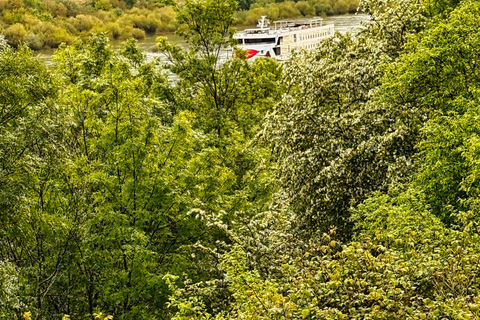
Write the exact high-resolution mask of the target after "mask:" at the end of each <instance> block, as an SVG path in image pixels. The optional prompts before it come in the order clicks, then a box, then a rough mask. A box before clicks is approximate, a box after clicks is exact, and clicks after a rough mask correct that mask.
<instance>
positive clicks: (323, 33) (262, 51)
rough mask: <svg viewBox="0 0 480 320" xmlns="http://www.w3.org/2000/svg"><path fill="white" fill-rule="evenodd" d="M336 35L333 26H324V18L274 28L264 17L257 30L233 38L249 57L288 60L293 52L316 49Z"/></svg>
mask: <svg viewBox="0 0 480 320" xmlns="http://www.w3.org/2000/svg"><path fill="white" fill-rule="evenodd" d="M333 34H334V26H333V24H329V25H323V19H322V18H313V19H302V20H282V21H275V22H274V25H273V27H271V26H270V21H269V20H268V19H267V17H266V16H262V18H261V19H259V20H258V24H257V27H256V28H253V29H245V30H243V31H241V32H237V33H236V34H235V35H234V36H233V38H234V39H236V40H237V41H238V47H239V48H240V49H242V50H245V51H246V52H247V58H252V57H259V56H267V57H275V58H277V59H286V58H288V57H289V56H290V55H291V53H292V51H293V50H296V49H299V48H304V49H307V50H308V49H313V48H315V47H316V46H317V44H318V43H319V42H320V41H321V40H323V39H326V38H330V37H332V36H333Z"/></svg>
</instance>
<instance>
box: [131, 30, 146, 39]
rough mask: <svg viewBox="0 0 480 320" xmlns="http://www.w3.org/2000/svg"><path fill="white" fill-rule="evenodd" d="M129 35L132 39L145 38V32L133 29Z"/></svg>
mask: <svg viewBox="0 0 480 320" xmlns="http://www.w3.org/2000/svg"><path fill="white" fill-rule="evenodd" d="M131 33H132V37H134V38H135V39H143V38H145V31H143V30H142V29H138V28H133V29H132V32H131Z"/></svg>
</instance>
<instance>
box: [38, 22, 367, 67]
mask: <svg viewBox="0 0 480 320" xmlns="http://www.w3.org/2000/svg"><path fill="white" fill-rule="evenodd" d="M369 19H370V16H369V15H366V14H346V15H341V16H330V17H326V18H324V19H323V23H324V24H332V23H333V24H334V25H335V31H338V32H340V33H347V32H350V33H352V34H355V33H356V31H357V30H358V29H359V28H360V27H361V25H362V23H365V22H367V21H369ZM252 27H253V26H252ZM158 36H161V35H151V36H147V37H146V38H145V39H141V40H138V46H139V47H140V49H142V50H143V51H145V53H146V57H147V60H149V61H150V60H153V59H155V58H160V59H161V60H165V59H166V57H165V55H163V54H162V53H159V52H156V50H155V40H156V38H157V37H158ZM163 36H166V37H167V38H168V40H170V41H172V42H174V43H178V44H180V45H181V44H182V43H183V41H182V39H181V38H180V37H178V36H176V35H175V34H172V33H170V34H164V35H163ZM122 41H123V40H122ZM122 41H120V40H114V41H112V42H111V43H112V46H113V48H114V49H118V48H120V47H121V45H122ZM54 51H55V50H53V49H48V50H47V49H45V50H40V51H38V53H39V56H40V57H41V58H42V59H44V60H45V63H46V64H47V65H52V64H53V61H52V55H53V53H54ZM225 55H227V53H226V54H225ZM225 58H226V56H225Z"/></svg>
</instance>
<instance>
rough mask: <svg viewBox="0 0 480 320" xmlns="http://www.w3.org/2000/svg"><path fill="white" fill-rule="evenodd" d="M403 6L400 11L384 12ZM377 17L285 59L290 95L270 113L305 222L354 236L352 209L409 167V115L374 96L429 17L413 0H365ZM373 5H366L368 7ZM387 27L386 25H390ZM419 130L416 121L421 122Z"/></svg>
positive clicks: (288, 183) (284, 173)
mask: <svg viewBox="0 0 480 320" xmlns="http://www.w3.org/2000/svg"><path fill="white" fill-rule="evenodd" d="M385 6H388V7H390V10H391V11H394V12H397V10H398V11H400V12H402V16H401V17H399V16H396V15H391V14H387V13H385ZM362 7H363V8H368V10H370V11H371V13H372V17H373V18H374V19H375V20H374V22H372V23H370V24H368V25H367V26H366V28H365V29H364V30H363V31H361V33H360V34H359V35H358V36H357V37H356V38H352V37H351V36H350V35H345V36H342V35H337V36H336V38H334V39H331V40H329V41H324V42H322V43H321V44H320V45H319V47H318V49H316V50H315V51H313V52H310V53H303V54H302V53H301V54H299V55H298V56H296V57H294V58H293V59H291V60H290V61H288V62H287V64H286V66H285V78H286V80H285V81H286V84H287V87H289V88H290V91H289V92H288V95H285V96H284V99H283V100H282V102H281V103H280V104H279V105H277V106H276V108H275V110H274V112H273V113H271V114H270V115H269V120H268V122H267V127H266V129H265V133H266V134H267V135H268V136H269V137H271V138H272V139H274V140H275V142H276V143H275V147H276V149H277V150H278V153H279V156H280V157H281V158H282V162H283V163H282V166H281V172H280V174H279V178H280V179H281V181H282V184H283V187H284V189H285V192H286V194H287V196H288V199H289V202H290V204H291V206H292V208H293V209H294V210H295V212H296V213H297V214H298V216H299V220H298V224H299V226H300V227H302V228H303V227H304V226H309V227H308V228H307V230H306V231H307V233H309V232H310V230H309V229H310V228H314V229H316V228H320V229H321V230H323V231H327V230H329V229H330V227H331V226H335V227H337V228H338V230H337V231H338V234H339V235H341V236H345V237H348V236H349V235H350V227H351V223H350V221H349V213H348V212H349V209H350V207H351V206H355V205H357V204H358V203H360V202H362V201H363V200H365V199H366V198H367V197H368V196H369V195H370V194H371V192H373V191H375V190H386V189H387V188H388V187H389V186H391V185H392V184H395V183H397V182H398V181H401V180H402V179H404V178H405V177H406V175H407V174H408V173H409V171H410V170H411V168H412V166H411V163H412V162H413V160H412V156H413V153H414V145H415V143H416V140H415V136H412V135H410V134H409V132H410V130H412V129H411V128H410V126H415V125H416V123H413V124H411V123H410V120H409V119H408V117H410V115H405V116H404V117H405V120H404V123H406V125H405V126H402V127H397V121H403V118H402V120H399V119H397V118H396V117H395V116H394V115H393V113H392V111H390V110H388V109H387V108H386V107H384V106H382V105H381V104H379V103H377V102H376V101H375V100H374V97H375V95H374V93H375V91H376V90H377V89H378V88H379V86H380V85H381V83H382V76H383V74H384V68H383V65H382V61H385V62H388V61H389V60H391V59H394V58H395V57H396V56H398V54H399V52H400V51H401V50H402V48H403V46H404V42H405V41H406V38H407V35H408V34H412V33H415V32H417V31H418V30H421V29H422V27H423V26H424V24H425V23H424V21H425V19H424V17H423V16H422V10H421V7H419V6H418V4H416V2H414V1H388V2H387V3H377V1H365V2H363V3H362ZM365 10H367V9H365ZM387 30H388V31H387ZM417 130H418V127H417Z"/></svg>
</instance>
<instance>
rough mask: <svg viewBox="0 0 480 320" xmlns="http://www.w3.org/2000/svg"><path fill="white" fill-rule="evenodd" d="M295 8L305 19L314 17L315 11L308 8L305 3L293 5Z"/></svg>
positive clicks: (300, 2)
mask: <svg viewBox="0 0 480 320" xmlns="http://www.w3.org/2000/svg"><path fill="white" fill-rule="evenodd" d="M295 8H296V9H297V10H298V11H300V12H301V13H302V15H303V16H305V17H311V16H313V15H315V9H314V8H312V6H310V3H308V2H307V1H299V2H297V3H296V4H295Z"/></svg>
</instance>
